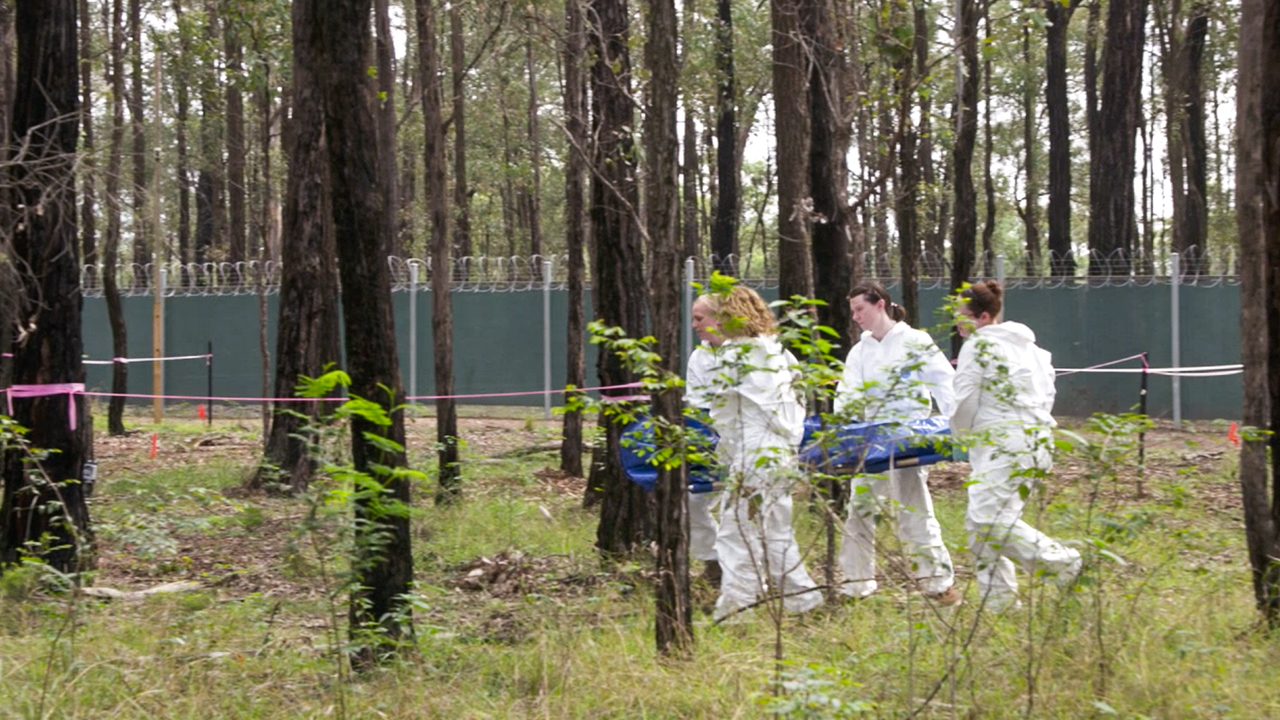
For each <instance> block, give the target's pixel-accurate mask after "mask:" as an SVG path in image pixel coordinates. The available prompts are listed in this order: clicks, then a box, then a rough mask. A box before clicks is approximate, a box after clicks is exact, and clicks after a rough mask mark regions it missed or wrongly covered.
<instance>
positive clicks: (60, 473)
mask: <svg viewBox="0 0 1280 720" xmlns="http://www.w3.org/2000/svg"><path fill="white" fill-rule="evenodd" d="M76 9H77V8H76V0H24V1H23V2H19V3H18V4H17V8H16V13H15V29H16V37H17V73H16V80H17V83H16V88H15V92H14V98H13V105H12V111H11V112H12V127H11V130H12V133H13V137H14V138H16V139H17V142H15V147H21V148H22V149H21V151H20V154H19V155H17V156H16V157H14V158H13V162H12V164H11V165H10V168H9V171H8V175H9V177H8V181H9V184H10V185H11V193H12V194H11V196H10V202H12V203H13V209H12V212H13V213H14V218H15V220H17V222H16V223H15V225H14V227H13V228H12V235H11V238H10V241H11V243H12V248H13V255H14V264H15V265H16V266H17V268H18V273H19V276H20V287H21V294H20V296H19V297H18V298H17V303H18V315H17V317H18V323H19V332H18V337H17V339H16V341H15V342H14V343H13V378H12V385H11V386H10V398H11V402H12V403H13V412H12V414H13V419H14V420H15V421H16V422H18V423H19V424H20V425H22V426H24V427H26V428H28V434H27V441H28V442H29V443H30V444H31V446H32V447H35V448H41V449H43V450H48V451H50V452H49V453H48V454H47V455H45V456H44V457H43V458H42V459H41V461H40V467H41V469H42V470H43V473H41V474H37V473H33V472H31V469H30V466H29V464H28V461H29V460H30V457H29V456H28V455H27V453H26V452H24V451H23V450H22V449H20V448H17V447H12V446H11V447H10V449H9V450H8V451H7V452H6V453H5V458H4V471H3V473H4V488H3V498H2V499H0V565H10V564H13V563H15V562H17V561H18V559H19V555H20V553H23V552H26V551H27V550H28V548H29V547H30V545H29V544H28V543H35V544H36V547H39V548H40V555H41V556H42V557H43V559H44V561H45V562H47V563H49V564H50V565H51V566H53V567H55V568H57V569H59V570H61V571H63V572H76V571H79V570H83V569H86V568H85V566H84V564H83V562H82V557H81V552H82V551H83V550H85V549H86V548H87V546H88V544H89V542H90V540H91V538H90V537H89V508H88V506H87V505H86V504H85V498H84V493H83V491H82V486H81V485H80V482H79V480H80V478H81V473H82V469H83V468H82V466H83V463H84V459H85V455H86V451H87V450H88V448H87V447H86V438H87V437H88V435H87V433H85V432H82V431H81V430H83V429H84V427H85V425H84V423H85V422H86V421H87V420H88V414H87V413H86V412H85V405H84V396H83V394H81V393H79V392H70V393H69V392H68V390H67V387H66V386H68V385H74V384H79V385H81V390H83V383H84V365H83V364H82V362H81V357H82V353H83V350H84V347H83V343H82V341H81V337H80V327H81V303H82V300H81V294H80V265H79V259H80V252H79V246H78V237H77V227H76V225H77V223H76V190H75V187H76V185H75V168H76V152H77V149H78V147H77V143H78V141H79V129H80V114H79V103H80V97H79V95H80V87H79V64H80V56H79V47H78V45H77V42H76V25H77V22H76V21H77V18H76ZM23 386H28V387H30V389H32V390H34V391H37V392H39V391H45V392H48V391H50V390H56V392H53V393H52V394H47V395H45V394H42V395H37V396H35V397H29V398H22V397H15V396H14V395H13V393H14V392H15V391H16V390H17V389H19V388H21V387H23ZM51 386H62V387H61V388H53V387H51Z"/></svg>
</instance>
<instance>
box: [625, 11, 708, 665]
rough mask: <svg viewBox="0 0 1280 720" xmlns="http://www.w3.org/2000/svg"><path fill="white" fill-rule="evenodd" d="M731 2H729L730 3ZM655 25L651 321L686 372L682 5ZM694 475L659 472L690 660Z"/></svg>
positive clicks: (677, 407) (673, 635)
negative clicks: (679, 57) (679, 114)
mask: <svg viewBox="0 0 1280 720" xmlns="http://www.w3.org/2000/svg"><path fill="white" fill-rule="evenodd" d="M726 5H727V3H726ZM648 6H649V7H648V11H649V12H648V15H649V28H648V30H649V31H648V33H647V34H646V37H647V39H646V41H645V53H644V57H645V68H646V69H647V70H648V71H649V86H648V90H647V91H646V92H645V100H646V105H647V106H648V107H647V108H646V111H645V117H644V139H645V143H644V144H645V166H646V167H645V210H644V212H645V220H646V223H645V224H646V226H647V228H648V234H649V292H650V295H649V297H650V303H651V304H650V308H651V314H650V317H652V318H653V333H654V337H655V339H656V340H657V344H656V350H657V351H658V355H660V356H661V357H662V361H661V362H662V366H663V369H664V370H666V371H667V372H669V373H674V374H679V372H680V365H681V362H680V360H681V358H680V326H681V324H682V323H681V318H680V315H681V313H680V304H681V300H680V294H681V293H680V286H681V284H682V283H681V280H680V236H679V216H678V214H677V210H678V207H679V205H678V189H677V183H676V175H677V171H678V163H677V160H676V156H677V151H678V149H679V145H678V141H677V139H676V99H677V97H678V91H677V88H678V86H679V83H680V76H679V71H678V70H677V68H676V8H675V2H674V0H649V3H648ZM653 415H654V418H655V419H658V420H659V421H662V422H665V423H667V424H668V426H669V427H677V428H678V427H681V426H682V423H683V417H682V412H681V398H680V391H679V389H678V388H670V389H667V390H665V391H663V392H660V393H658V396H657V397H655V398H654V399H653ZM687 488H688V479H687V470H686V468H685V467H684V466H683V465H681V466H680V467H676V468H674V469H662V470H659V472H658V487H657V498H656V499H657V506H658V513H657V514H658V518H657V519H658V522H657V531H658V532H657V535H658V537H657V541H658V542H657V548H658V557H657V579H656V583H655V585H656V587H655V595H656V601H657V612H656V618H655V633H654V635H655V638H656V641H657V646H658V652H659V653H660V654H662V655H667V656H671V655H677V656H679V655H689V654H690V653H691V651H692V649H693V612H692V609H691V606H690V601H689V530H688V528H689V513H688V507H687V498H688V496H689V492H688V490H687Z"/></svg>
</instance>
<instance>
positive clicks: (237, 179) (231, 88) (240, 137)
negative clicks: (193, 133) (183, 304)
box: [222, 7, 265, 263]
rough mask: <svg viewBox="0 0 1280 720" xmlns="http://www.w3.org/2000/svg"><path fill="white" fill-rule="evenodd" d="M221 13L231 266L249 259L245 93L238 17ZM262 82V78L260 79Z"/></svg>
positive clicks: (228, 238) (228, 231) (228, 239)
mask: <svg viewBox="0 0 1280 720" xmlns="http://www.w3.org/2000/svg"><path fill="white" fill-rule="evenodd" d="M230 10H231V8H230V7H228V8H227V12H224V13H223V18H222V22H223V28H222V33H223V36H222V39H223V44H224V45H225V46H226V53H227V70H226V76H227V83H226V88H227V94H226V105H227V117H226V123H227V260H228V261H230V262H233V263H236V262H242V261H244V260H247V259H248V256H247V255H246V253H245V246H246V245H247V242H246V239H245V238H246V228H247V225H248V223H247V220H246V217H247V216H246V213H245V191H244V165H245V141H244V92H243V90H242V89H241V72H242V70H243V68H242V67H241V65H242V60H241V58H242V56H243V55H244V48H243V47H242V46H241V44H240V33H239V31H238V30H237V29H236V24H237V23H238V22H239V18H237V17H235V13H233V12H230ZM263 80H264V82H265V78H264V79H263Z"/></svg>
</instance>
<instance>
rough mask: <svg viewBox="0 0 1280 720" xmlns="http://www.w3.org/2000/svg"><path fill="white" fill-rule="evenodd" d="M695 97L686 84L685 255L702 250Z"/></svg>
mask: <svg viewBox="0 0 1280 720" xmlns="http://www.w3.org/2000/svg"><path fill="white" fill-rule="evenodd" d="M693 3H694V0H684V5H683V7H682V8H681V11H682V13H683V15H684V36H685V37H686V38H691V37H693V34H694V33H695V32H696V28H697V19H696V17H695V11H694V4H693ZM689 47H690V46H689V44H688V43H685V44H684V49H685V57H684V60H683V62H682V68H681V72H683V73H685V74H686V75H688V74H689V73H690V72H691V68H692V63H691V62H690V61H689V59H688V58H689ZM697 112H698V110H697V100H696V99H695V94H694V92H693V91H692V89H691V88H689V87H686V89H685V91H684V131H683V133H682V137H681V140H682V142H683V144H684V160H683V162H682V163H681V167H680V172H681V179H682V180H683V183H684V186H683V188H682V190H683V193H684V195H683V198H682V200H681V207H680V209H681V213H682V217H683V220H682V232H683V237H684V256H685V257H687V258H688V257H697V256H698V255H700V254H701V249H700V246H701V244H702V243H701V236H700V234H699V232H698V174H699V172H700V169H699V167H698V165H699V163H698V129H697V125H696V123H695V122H694V116H695V115H696V114H697Z"/></svg>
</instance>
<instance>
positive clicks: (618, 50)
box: [586, 0, 654, 554]
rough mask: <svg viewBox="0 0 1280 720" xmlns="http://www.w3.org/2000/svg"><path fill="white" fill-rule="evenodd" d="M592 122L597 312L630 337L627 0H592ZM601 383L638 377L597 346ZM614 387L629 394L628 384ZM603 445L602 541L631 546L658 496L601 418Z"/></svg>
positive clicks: (593, 486)
mask: <svg viewBox="0 0 1280 720" xmlns="http://www.w3.org/2000/svg"><path fill="white" fill-rule="evenodd" d="M588 7H589V11H588V18H589V19H590V21H589V36H590V42H591V50H592V52H593V54H594V58H593V60H594V62H593V64H592V67H591V89H592V92H591V109H592V117H591V126H592V127H591V130H592V133H591V134H592V137H594V138H595V147H594V158H593V162H592V165H593V172H592V178H591V233H592V242H593V243H594V245H595V257H594V258H593V261H594V264H595V266H594V268H593V270H594V271H593V272H592V274H591V275H592V279H593V281H594V282H593V283H592V285H593V290H592V301H593V302H594V303H595V315H596V317H597V318H599V319H600V321H601V322H603V323H604V324H605V325H606V326H608V327H621V328H622V329H623V332H625V333H626V334H627V336H628V337H633V338H635V337H640V336H641V335H643V334H644V332H645V322H644V320H645V319H644V315H645V292H644V277H645V276H644V256H643V254H642V249H641V243H640V227H639V225H638V223H639V217H638V215H637V212H638V209H639V205H640V203H639V197H638V193H637V188H636V177H635V157H636V152H635V146H634V142H633V139H632V136H631V133H632V128H634V127H635V106H634V105H633V102H634V98H633V96H632V93H631V53H630V49H629V48H630V45H629V42H630V30H629V26H628V25H629V15H628V10H627V3H626V0H591V1H590V4H589V6H588ZM598 362H599V364H598V366H597V368H598V373H599V377H600V381H601V384H603V385H620V384H623V383H628V382H631V381H632V380H633V379H634V378H633V376H632V375H631V373H630V372H628V371H627V370H626V368H624V367H623V365H622V362H621V361H620V360H619V359H618V358H617V357H616V356H615V355H614V354H613V353H608V352H602V353H600V354H599V360H598ZM611 394H617V395H629V394H631V393H630V391H628V390H622V391H612V393H611ZM601 425H602V426H604V427H605V429H606V430H605V438H606V439H605V445H604V446H603V447H599V446H597V448H596V449H595V451H594V452H593V453H592V458H591V473H590V476H589V477H588V479H587V487H588V490H587V492H588V497H587V498H586V500H587V502H590V501H591V499H592V497H595V498H598V500H599V502H600V525H599V527H598V528H597V529H596V547H597V548H598V549H599V550H600V551H601V552H603V553H606V554H618V553H625V552H629V551H630V550H632V549H634V548H636V547H637V546H639V545H641V544H642V543H644V542H647V541H648V540H650V539H651V538H653V520H654V508H653V502H652V498H651V497H650V496H649V495H647V494H646V493H645V492H644V490H642V489H641V488H640V486H639V485H636V484H635V483H633V482H631V481H630V480H628V479H627V477H626V476H625V475H624V474H623V473H622V468H621V467H620V465H619V460H618V457H619V456H618V451H619V447H620V444H621V443H620V440H621V437H620V436H621V426H619V425H618V424H617V423H613V422H610V421H608V420H606V419H604V418H602V419H601Z"/></svg>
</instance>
